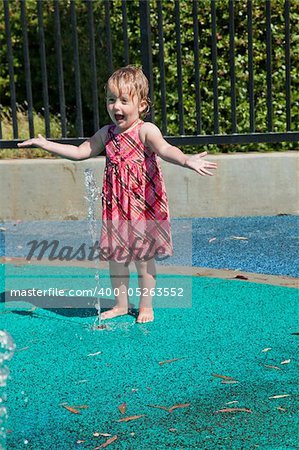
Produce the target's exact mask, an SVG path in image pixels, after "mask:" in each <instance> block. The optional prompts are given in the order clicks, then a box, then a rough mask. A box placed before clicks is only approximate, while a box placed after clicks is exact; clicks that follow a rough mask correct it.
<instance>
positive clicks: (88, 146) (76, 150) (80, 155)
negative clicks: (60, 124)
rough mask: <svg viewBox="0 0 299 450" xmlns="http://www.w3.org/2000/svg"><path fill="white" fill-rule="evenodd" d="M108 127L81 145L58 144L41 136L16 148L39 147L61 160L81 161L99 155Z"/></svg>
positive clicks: (102, 148) (103, 145)
mask: <svg viewBox="0 0 299 450" xmlns="http://www.w3.org/2000/svg"><path fill="white" fill-rule="evenodd" d="M107 129H108V126H105V127H103V128H101V129H100V130H99V131H97V133H95V134H94V135H93V136H92V137H91V138H90V139H87V141H84V142H83V143H82V144H81V145H79V146H76V145H69V144H59V143H58V142H52V141H48V140H47V139H45V138H44V137H43V136H42V135H41V134H39V135H38V137H37V138H32V139H28V140H27V141H24V142H21V143H19V144H18V147H20V148H21V147H30V146H35V147H40V148H42V149H44V150H47V151H49V152H51V153H54V154H55V155H59V156H62V157H63V158H67V159H73V160H81V159H87V158H91V157H93V156H96V155H98V154H100V153H101V152H102V151H103V150H104V148H105V140H106V135H107Z"/></svg>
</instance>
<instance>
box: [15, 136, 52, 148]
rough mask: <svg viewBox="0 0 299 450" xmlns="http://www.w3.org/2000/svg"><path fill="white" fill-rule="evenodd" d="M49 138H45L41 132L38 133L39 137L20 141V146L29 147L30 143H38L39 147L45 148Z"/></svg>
mask: <svg viewBox="0 0 299 450" xmlns="http://www.w3.org/2000/svg"><path fill="white" fill-rule="evenodd" d="M47 142H48V141H47V139H45V138H44V137H43V136H42V135H41V134H39V135H38V137H37V138H32V139H28V140H27V141H24V142H20V143H19V144H18V147H29V146H30V145H36V146H37V147H41V148H43V146H44V145H45V144H46V143H47Z"/></svg>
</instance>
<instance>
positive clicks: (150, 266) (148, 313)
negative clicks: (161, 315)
mask: <svg viewBox="0 0 299 450" xmlns="http://www.w3.org/2000/svg"><path fill="white" fill-rule="evenodd" d="M135 265H136V269H137V272H138V284H139V288H140V289H141V296H140V303H139V314H138V317H137V322H138V323H146V322H152V321H153V320H154V311H153V302H152V296H151V295H150V290H151V289H152V288H155V286H156V263H155V260H154V259H150V260H149V261H135Z"/></svg>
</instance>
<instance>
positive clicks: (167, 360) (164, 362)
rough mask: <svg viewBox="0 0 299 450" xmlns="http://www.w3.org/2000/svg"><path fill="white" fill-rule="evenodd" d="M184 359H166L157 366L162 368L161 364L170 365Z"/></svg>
mask: <svg viewBox="0 0 299 450" xmlns="http://www.w3.org/2000/svg"><path fill="white" fill-rule="evenodd" d="M184 358H185V356H184V357H182V358H174V359H166V360H165V361H160V362H159V364H160V366H162V365H163V364H169V363H172V362H175V361H180V359H184Z"/></svg>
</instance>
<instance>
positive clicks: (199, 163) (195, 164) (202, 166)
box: [185, 152, 217, 176]
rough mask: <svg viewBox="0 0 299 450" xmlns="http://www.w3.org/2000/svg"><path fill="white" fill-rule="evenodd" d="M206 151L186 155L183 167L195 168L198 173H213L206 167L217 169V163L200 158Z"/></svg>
mask: <svg viewBox="0 0 299 450" xmlns="http://www.w3.org/2000/svg"><path fill="white" fill-rule="evenodd" d="M207 154H208V153H207V152H203V153H198V154H197V155H192V156H188V157H187V159H186V162H185V167H188V168H189V169H192V170H195V172H197V173H199V175H209V176H212V175H214V174H213V173H212V172H209V171H208V170H207V169H217V163H212V162H209V161H204V160H203V159H202V158H203V157H204V156H207Z"/></svg>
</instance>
